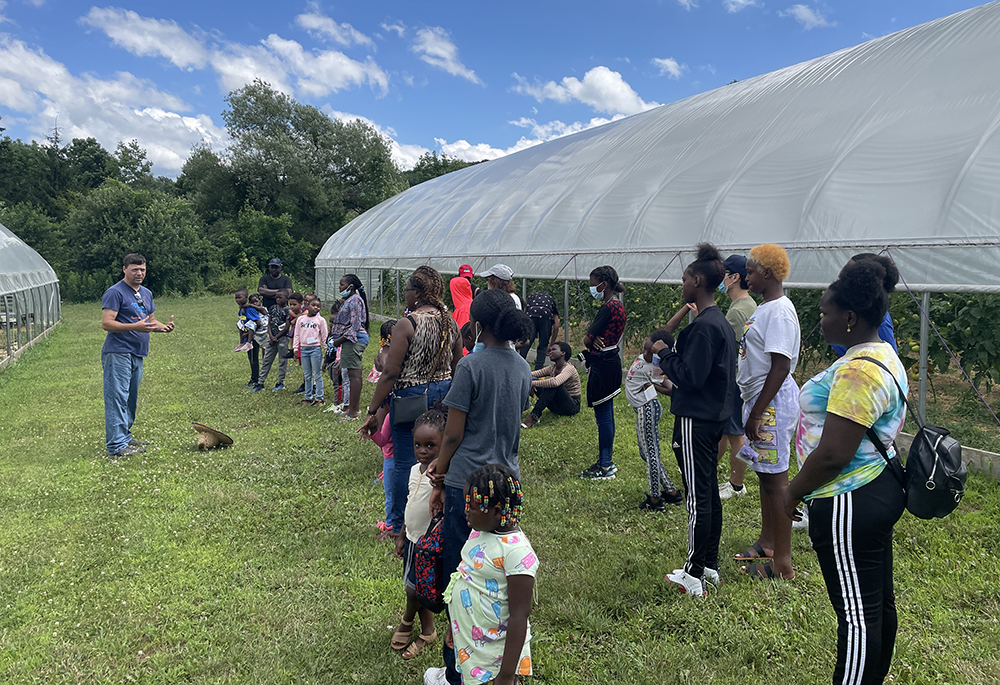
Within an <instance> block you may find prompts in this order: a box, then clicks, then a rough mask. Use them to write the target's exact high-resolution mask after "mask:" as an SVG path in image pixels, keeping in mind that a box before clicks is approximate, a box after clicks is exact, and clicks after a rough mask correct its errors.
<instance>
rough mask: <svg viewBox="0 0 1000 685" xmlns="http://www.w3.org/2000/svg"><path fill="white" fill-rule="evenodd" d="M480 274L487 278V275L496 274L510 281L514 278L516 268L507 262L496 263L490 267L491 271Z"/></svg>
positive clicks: (503, 279) (501, 278)
mask: <svg viewBox="0 0 1000 685" xmlns="http://www.w3.org/2000/svg"><path fill="white" fill-rule="evenodd" d="M479 275H480V276H482V277H483V278H486V277H487V276H496V277H497V278H499V279H500V280H501V281H509V280H512V279H513V278H514V270H513V269H511V268H510V267H509V266H507V265H506V264H494V265H493V266H491V267H490V270H489V271H484V272H483V273H481V274H479Z"/></svg>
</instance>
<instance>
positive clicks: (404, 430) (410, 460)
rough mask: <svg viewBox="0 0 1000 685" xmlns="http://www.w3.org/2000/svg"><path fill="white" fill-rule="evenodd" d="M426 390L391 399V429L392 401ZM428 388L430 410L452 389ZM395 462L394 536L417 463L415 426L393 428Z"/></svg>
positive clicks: (440, 383) (414, 389)
mask: <svg viewBox="0 0 1000 685" xmlns="http://www.w3.org/2000/svg"><path fill="white" fill-rule="evenodd" d="M424 387H425V386H423V385H416V386H414V387H412V388H405V389H403V390H397V391H396V392H395V393H393V395H390V400H389V424H390V425H392V416H393V414H394V413H395V412H394V410H393V401H392V399H391V398H392V397H410V396H412V395H422V394H423V392H424ZM426 387H427V406H430V405H432V404H434V403H435V402H438V401H440V400H442V399H444V396H445V395H447V394H448V389H449V388H450V387H451V381H434V382H433V383H431V384H430V385H428V386H426ZM392 461H393V465H392V514H391V515H390V516H389V520H388V521H386V523H388V524H389V525H390V526H392V530H393V532H399V531H401V530H403V512H405V511H406V498H407V497H408V496H409V490H408V488H407V485H408V483H409V481H410V469H411V468H413V465H414V464H416V463H417V457H416V455H415V454H414V453H413V424H412V423H404V424H400V425H398V426H395V425H393V426H392ZM383 477H384V476H383ZM460 551H461V550H460Z"/></svg>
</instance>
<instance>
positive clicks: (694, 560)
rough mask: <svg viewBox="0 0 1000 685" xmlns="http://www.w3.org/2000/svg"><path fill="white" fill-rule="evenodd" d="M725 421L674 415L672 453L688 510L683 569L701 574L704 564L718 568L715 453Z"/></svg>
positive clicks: (719, 532)
mask: <svg viewBox="0 0 1000 685" xmlns="http://www.w3.org/2000/svg"><path fill="white" fill-rule="evenodd" d="M725 424H726V422H725V421H704V420H702V419H692V418H689V417H687V416H675V417H674V435H673V442H674V455H675V456H676V457H677V466H678V467H680V470H681V479H682V481H683V483H684V494H685V499H686V502H687V510H688V552H687V561H685V562H684V570H685V571H687V572H688V573H690V574H691V575H692V576H694V577H695V578H701V577H702V575H704V573H705V568H706V567H708V568H711V569H715V570H718V568H719V539H720V538H721V537H722V501H721V500H720V499H719V486H718V483H717V479H716V475H715V470H716V461H715V457H716V454H717V453H718V451H719V440H721V439H722V429H723V427H724V426H725Z"/></svg>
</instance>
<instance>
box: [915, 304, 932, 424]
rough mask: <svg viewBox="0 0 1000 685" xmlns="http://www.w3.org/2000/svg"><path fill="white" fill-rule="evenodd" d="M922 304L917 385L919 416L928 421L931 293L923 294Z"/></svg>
mask: <svg viewBox="0 0 1000 685" xmlns="http://www.w3.org/2000/svg"><path fill="white" fill-rule="evenodd" d="M920 306H921V307H923V308H924V315H923V316H921V317H920V367H919V368H920V378H919V381H918V385H917V416H918V417H919V418H920V423H925V422H926V421H927V344H928V342H929V341H930V331H929V330H928V329H929V328H930V326H929V325H928V323H927V317H928V316H930V310H931V294H930V293H923V294H922V295H921V303H920Z"/></svg>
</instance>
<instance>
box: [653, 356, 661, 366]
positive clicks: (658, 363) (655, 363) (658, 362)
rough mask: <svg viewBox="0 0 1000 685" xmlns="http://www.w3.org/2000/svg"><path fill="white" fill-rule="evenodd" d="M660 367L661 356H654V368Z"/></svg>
mask: <svg viewBox="0 0 1000 685" xmlns="http://www.w3.org/2000/svg"><path fill="white" fill-rule="evenodd" d="M659 365H660V355H658V354H653V366H659Z"/></svg>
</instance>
